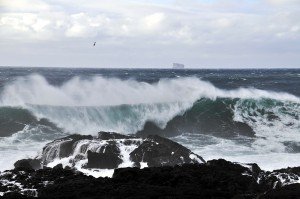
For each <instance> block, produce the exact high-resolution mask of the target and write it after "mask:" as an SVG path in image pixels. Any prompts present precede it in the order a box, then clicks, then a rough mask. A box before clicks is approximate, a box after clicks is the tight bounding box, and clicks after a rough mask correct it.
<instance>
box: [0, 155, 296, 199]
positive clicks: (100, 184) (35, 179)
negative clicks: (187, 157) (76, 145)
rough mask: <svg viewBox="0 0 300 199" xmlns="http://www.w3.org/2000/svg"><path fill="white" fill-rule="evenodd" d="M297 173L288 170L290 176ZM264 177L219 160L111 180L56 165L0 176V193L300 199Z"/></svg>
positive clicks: (128, 172)
mask: <svg viewBox="0 0 300 199" xmlns="http://www.w3.org/2000/svg"><path fill="white" fill-rule="evenodd" d="M298 170H299V168H289V169H288V171H289V172H290V174H295V175H297V172H298ZM276 172H279V171H276ZM282 172H286V171H285V170H282ZM294 172H296V173H294ZM265 173H266V172H264V171H262V170H260V169H259V167H258V166H257V165H255V164H252V165H246V166H242V165H239V164H236V163H232V162H229V161H226V160H222V159H220V160H212V161H208V162H207V163H205V164H183V165H180V166H174V167H171V166H163V167H149V168H144V169H139V168H136V167H135V168H120V169H116V170H115V172H114V175H113V177H112V178H94V177H91V176H86V175H84V174H82V173H81V172H77V171H75V170H73V169H64V168H63V166H62V165H57V166H56V167H54V168H44V169H40V170H32V169H25V168H22V169H20V168H19V169H14V170H10V171H6V172H2V173H1V174H0V193H1V192H2V193H3V198H33V197H37V196H38V197H39V198H260V199H265V198H299V197H300V195H299V190H300V189H299V188H300V184H297V183H294V184H287V185H284V183H282V184H281V186H279V187H275V188H273V187H272V186H269V185H267V184H262V183H260V181H259V178H260V177H261V176H262V175H263V174H265ZM255 176H260V177H255ZM278 180H280V179H278ZM9 182H10V183H9ZM8 184H10V186H8Z"/></svg>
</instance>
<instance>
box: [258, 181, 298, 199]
mask: <svg viewBox="0 0 300 199" xmlns="http://www.w3.org/2000/svg"><path fill="white" fill-rule="evenodd" d="M269 198H273V199H299V198H300V184H291V185H286V186H284V187H280V188H278V189H271V190H270V191H268V192H267V193H265V194H264V195H263V196H261V197H259V199H269Z"/></svg>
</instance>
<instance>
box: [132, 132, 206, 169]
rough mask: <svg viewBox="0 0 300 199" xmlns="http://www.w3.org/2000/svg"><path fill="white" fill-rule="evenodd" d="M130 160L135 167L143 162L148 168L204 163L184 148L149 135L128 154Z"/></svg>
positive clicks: (165, 139)
mask: <svg viewBox="0 0 300 199" xmlns="http://www.w3.org/2000/svg"><path fill="white" fill-rule="evenodd" d="M130 159H131V160H132V161H133V162H134V163H135V164H136V165H137V166H139V165H140V162H145V163H147V165H148V166H149V167H158V166H174V165H181V164H184V163H204V162H205V161H204V160H203V158H202V157H200V156H198V155H196V154H194V153H192V152H191V151H190V150H189V149H187V148H185V147H184V146H182V145H180V144H178V143H176V142H173V141H171V140H169V139H167V138H163V137H160V136H158V135H149V136H148V137H147V138H146V139H145V140H144V141H143V143H142V144H141V145H140V146H139V147H138V148H137V149H135V150H134V151H133V152H131V153H130Z"/></svg>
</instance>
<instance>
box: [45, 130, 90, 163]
mask: <svg viewBox="0 0 300 199" xmlns="http://www.w3.org/2000/svg"><path fill="white" fill-rule="evenodd" d="M84 139H87V140H92V139H93V136H91V135H78V134H74V135H70V136H67V137H64V138H61V139H58V140H54V141H53V142H50V143H48V144H47V145H46V146H45V147H44V148H43V153H42V162H43V164H44V165H46V164H48V163H49V162H51V161H52V160H54V159H55V158H65V157H68V156H70V155H71V154H72V153H73V150H74V144H75V143H76V142H77V141H79V140H84ZM46 154H47V155H46Z"/></svg>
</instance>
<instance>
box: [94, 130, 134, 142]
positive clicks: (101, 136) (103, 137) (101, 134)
mask: <svg viewBox="0 0 300 199" xmlns="http://www.w3.org/2000/svg"><path fill="white" fill-rule="evenodd" d="M98 138H99V139H100V140H110V139H130V138H136V137H135V136H132V135H123V134H119V133H115V132H105V131H100V132H99V133H98Z"/></svg>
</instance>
